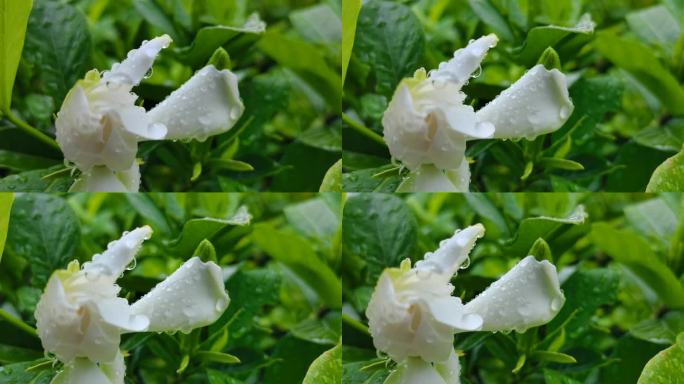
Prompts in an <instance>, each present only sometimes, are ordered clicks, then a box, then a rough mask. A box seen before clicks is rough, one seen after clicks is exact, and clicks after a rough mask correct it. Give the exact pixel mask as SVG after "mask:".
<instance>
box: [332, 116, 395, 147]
mask: <svg viewBox="0 0 684 384" xmlns="http://www.w3.org/2000/svg"><path fill="white" fill-rule="evenodd" d="M342 121H344V122H345V123H346V124H347V125H348V126H349V128H351V129H353V130H355V131H356V132H358V133H360V134H362V135H364V136H366V137H367V138H369V139H371V140H373V141H375V142H376V143H378V144H380V145H382V146H383V147H386V146H387V144H386V143H385V139H383V138H382V136H380V135H378V134H377V133H375V132H374V131H373V130H371V129H370V128H368V127H366V126H365V125H363V124H361V123H359V122H358V121H356V120H354V119H352V118H351V117H349V116H347V114H346V113H342Z"/></svg>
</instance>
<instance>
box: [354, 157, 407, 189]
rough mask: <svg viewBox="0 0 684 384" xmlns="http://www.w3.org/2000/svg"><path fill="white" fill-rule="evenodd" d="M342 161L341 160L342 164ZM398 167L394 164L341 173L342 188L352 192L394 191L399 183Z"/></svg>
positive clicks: (400, 179)
mask: <svg viewBox="0 0 684 384" xmlns="http://www.w3.org/2000/svg"><path fill="white" fill-rule="evenodd" d="M344 164H346V163H344V160H343V165H344ZM401 181H402V178H401V176H400V175H399V169H398V168H397V167H396V166H394V165H384V166H382V167H378V168H369V169H361V170H357V171H353V172H349V173H343V174H342V190H344V191H354V192H394V191H396V190H397V188H398V187H399V184H401Z"/></svg>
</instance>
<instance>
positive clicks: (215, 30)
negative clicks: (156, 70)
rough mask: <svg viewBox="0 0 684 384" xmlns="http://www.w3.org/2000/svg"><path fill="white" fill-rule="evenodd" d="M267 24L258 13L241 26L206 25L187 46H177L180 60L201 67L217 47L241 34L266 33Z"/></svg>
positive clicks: (176, 50)
mask: <svg viewBox="0 0 684 384" xmlns="http://www.w3.org/2000/svg"><path fill="white" fill-rule="evenodd" d="M265 30H266V24H265V23H264V22H263V21H261V19H259V17H258V16H257V15H254V16H252V17H250V18H249V19H248V20H247V22H246V23H245V24H244V25H243V26H241V27H234V26H226V25H217V26H210V27H204V28H202V29H200V30H199V32H197V36H196V37H195V40H194V41H193V42H192V44H190V45H189V46H187V47H183V48H176V49H174V52H175V53H176V55H177V57H178V60H180V61H182V62H184V63H187V64H189V65H190V66H192V67H193V68H200V67H202V66H203V65H204V63H206V62H207V60H209V58H210V57H211V55H212V54H213V53H214V51H216V49H217V48H219V47H222V46H224V45H226V44H228V43H229V42H231V41H232V40H233V39H236V38H238V37H239V36H241V35H245V34H246V35H253V36H254V37H256V36H257V35H260V34H262V33H264V31H265Z"/></svg>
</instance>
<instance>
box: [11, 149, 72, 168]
mask: <svg viewBox="0 0 684 384" xmlns="http://www.w3.org/2000/svg"><path fill="white" fill-rule="evenodd" d="M59 163H60V162H59V160H55V159H47V158H45V157H40V156H34V155H27V154H24V153H19V152H13V151H6V150H2V149H0V168H6V169H9V170H11V171H18V172H22V171H31V170H34V169H42V168H48V167H51V166H54V165H57V164H59Z"/></svg>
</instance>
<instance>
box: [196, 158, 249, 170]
mask: <svg viewBox="0 0 684 384" xmlns="http://www.w3.org/2000/svg"><path fill="white" fill-rule="evenodd" d="M207 165H209V166H211V167H213V168H215V169H226V170H228V171H236V172H251V171H253V170H254V167H252V165H251V164H248V163H245V162H244V161H239V160H233V159H212V160H209V161H208V162H207Z"/></svg>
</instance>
